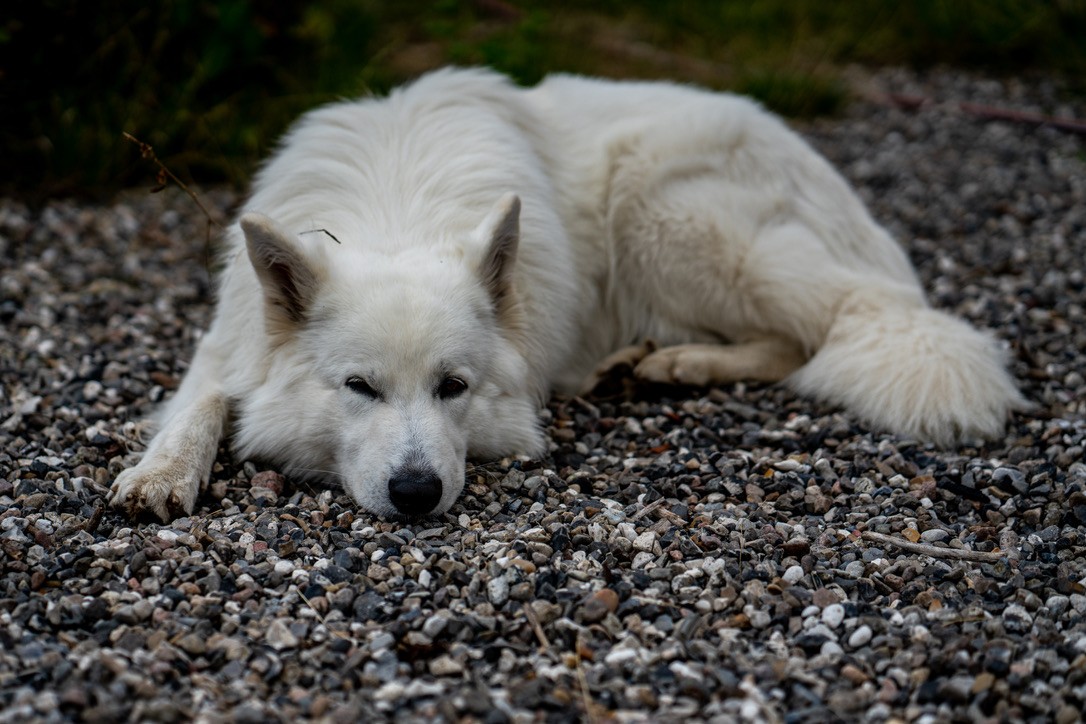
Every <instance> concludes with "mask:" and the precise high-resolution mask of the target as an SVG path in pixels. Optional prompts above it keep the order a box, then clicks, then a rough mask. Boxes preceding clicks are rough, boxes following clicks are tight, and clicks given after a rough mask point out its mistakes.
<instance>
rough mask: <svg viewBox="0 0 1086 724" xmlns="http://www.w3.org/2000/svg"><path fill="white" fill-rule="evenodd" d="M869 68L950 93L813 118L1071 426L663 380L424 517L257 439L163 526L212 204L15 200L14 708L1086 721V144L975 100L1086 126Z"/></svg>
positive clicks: (580, 417)
mask: <svg viewBox="0 0 1086 724" xmlns="http://www.w3.org/2000/svg"><path fill="white" fill-rule="evenodd" d="M868 82H869V84H870V85H871V87H873V88H875V89H877V90H880V91H882V92H888V91H894V92H901V93H909V94H919V95H923V96H927V97H929V98H931V99H933V101H934V102H933V103H931V104H929V105H926V106H924V107H922V108H920V109H919V110H902V109H898V108H894V107H891V106H888V105H881V104H878V103H874V102H869V101H860V102H857V103H856V104H855V105H854V107H853V108H852V109H851V112H850V113H849V115H848V116H847V117H845V118H842V119H836V120H832V121H825V122H820V123H818V124H815V125H812V126H807V127H805V129H804V132H805V133H806V134H807V135H808V137H809V138H811V139H812V141H813V142H814V143H815V144H816V145H817V146H818V147H819V148H821V149H822V150H823V151H824V152H825V153H826V154H827V155H829V156H830V157H831V159H832V160H834V161H835V162H836V163H837V164H838V165H839V167H840V168H842V169H843V170H844V172H845V173H846V175H848V176H849V177H850V178H851V179H852V180H853V181H854V182H855V183H856V184H857V185H858V186H859V187H860V190H861V193H862V194H863V196H864V198H865V199H866V200H867V201H868V203H869V204H870V205H871V208H872V210H873V211H874V213H875V215H876V216H877V217H878V218H879V219H880V220H882V221H883V222H884V223H886V224H887V225H888V226H889V227H890V228H891V230H892V231H893V232H894V233H895V235H897V236H898V237H899V238H901V239H905V240H909V241H907V242H906V243H907V246H908V249H909V252H910V254H911V256H912V258H913V260H914V261H915V263H916V264H917V266H918V268H919V269H920V272H921V275H922V276H923V278H924V280H925V282H926V283H927V287H928V289H929V290H930V292H931V298H932V301H933V303H934V304H935V305H936V306H938V307H941V308H946V309H952V310H955V311H956V312H957V313H958V314H960V315H962V316H963V317H965V318H968V319H970V320H972V321H973V322H974V323H976V324H977V325H979V326H985V327H990V328H992V329H994V330H995V332H996V334H997V335H998V336H999V337H1000V338H1001V339H1002V340H1004V341H1005V342H1006V343H1007V344H1008V346H1009V348H1010V350H1011V354H1012V357H1013V370H1014V372H1015V374H1016V376H1017V377H1018V379H1019V380H1020V381H1021V382H1022V385H1023V388H1024V390H1025V392H1026V394H1027V395H1028V397H1029V398H1030V399H1031V400H1033V401H1035V402H1036V403H1037V410H1036V412H1035V413H1033V414H1026V415H1020V416H1018V417H1016V418H1015V419H1014V421H1013V422H1012V423H1011V424H1010V425H1009V426H1008V428H1007V435H1006V438H1005V439H1003V440H999V441H996V442H994V443H992V444H990V445H988V446H985V447H979V448H972V447H964V448H961V449H958V450H953V451H943V450H936V449H934V448H932V447H930V446H925V445H921V444H918V443H916V442H914V441H909V440H903V439H898V438H894V437H889V436H885V435H879V434H872V433H871V432H868V431H866V430H864V429H862V428H860V427H858V426H857V425H855V424H854V423H853V422H852V421H851V420H849V419H847V418H845V417H844V416H842V415H841V414H840V413H839V412H837V411H835V410H833V409H828V408H824V407H819V406H817V405H815V404H813V403H811V402H809V401H807V400H802V399H797V398H796V397H795V396H794V395H792V394H790V393H789V392H787V391H785V390H782V389H779V388H775V387H764V386H744V385H737V386H736V387H734V388H732V389H725V390H713V391H710V392H708V393H707V394H703V395H702V396H698V394H697V393H691V394H689V395H685V394H682V393H677V392H675V391H664V392H661V391H659V390H647V391H642V392H643V393H644V394H643V395H642V396H641V397H639V398H636V399H635V401H626V400H623V399H619V398H616V399H610V400H608V399H593V400H591V401H582V400H578V399H574V400H556V401H554V402H553V403H552V404H551V406H550V408H549V415H550V425H551V428H552V434H553V440H554V446H553V448H552V450H551V453H550V455H549V456H548V457H546V458H544V459H542V460H532V461H509V460H505V461H501V462H498V463H491V464H488V465H485V466H480V467H476V468H474V470H471V471H470V472H469V481H468V485H467V487H466V489H465V494H464V496H463V498H462V499H461V501H460V502H459V503H458V504H457V505H456V506H455V507H454V508H453V509H452V511H451V512H450V513H449V514H447V515H445V516H443V517H441V518H440V519H434V520H430V521H427V522H424V523H421V524H417V525H406V526H405V525H403V524H401V523H396V522H388V521H384V520H381V519H378V518H373V517H371V516H369V515H366V514H364V513H361V512H360V511H358V510H357V509H356V508H355V506H354V505H352V503H351V501H350V499H349V498H348V497H346V496H345V495H343V494H342V493H341V492H340V491H329V490H319V489H310V488H305V487H298V486H295V485H294V484H293V483H291V481H289V480H284V479H283V478H282V476H280V475H278V474H277V473H275V472H274V471H269V470H266V469H263V468H261V467H259V466H257V465H254V464H253V463H251V462H245V461H235V460H232V458H231V457H230V455H229V453H228V452H227V451H223V453H222V454H220V456H219V464H218V465H217V466H216V468H215V472H214V476H213V482H212V485H211V487H210V490H209V491H208V492H207V493H206V494H205V495H203V496H202V497H201V499H200V501H199V503H198V508H199V509H198V511H197V513H196V514H195V515H193V516H192V517H190V518H182V519H179V520H176V521H173V522H172V523H171V524H170V525H159V524H156V523H150V522H141V523H139V524H136V523H133V522H131V521H129V520H126V519H124V518H122V517H121V516H120V515H118V514H117V513H115V512H114V511H112V510H111V509H108V508H105V509H104V508H103V495H104V493H105V492H106V490H107V488H108V485H109V483H110V481H111V480H112V478H113V476H114V475H115V474H116V473H117V472H118V471H119V470H121V469H122V468H124V467H125V466H127V465H130V464H131V463H132V462H133V461H134V460H135V459H136V453H137V452H138V451H139V450H141V449H142V445H141V443H140V442H139V439H138V438H139V435H138V429H137V428H136V425H135V422H136V421H137V420H139V419H140V418H141V417H142V416H143V415H144V414H145V413H146V412H147V411H148V410H149V409H151V407H152V406H153V404H154V403H155V402H157V401H158V400H160V399H161V398H162V397H163V396H164V395H166V394H168V393H169V390H171V389H172V388H174V387H175V386H176V385H177V382H178V380H179V378H180V376H181V375H182V374H183V372H184V371H185V368H186V361H187V360H188V359H189V357H190V356H191V354H192V351H193V349H194V345H195V342H196V340H197V338H198V335H199V330H200V329H202V328H203V327H204V325H206V323H207V321H208V315H209V304H208V299H209V296H210V295H209V282H208V274H207V270H206V263H205V260H206V255H205V248H204V236H205V230H204V224H203V221H202V217H201V215H200V213H199V211H198V210H196V209H195V207H194V206H193V204H192V203H191V202H190V201H189V200H188V199H187V198H186V197H184V196H183V195H181V194H179V193H170V192H167V193H163V194H160V195H156V196H150V195H146V194H144V193H142V192H141V193H138V194H136V193H133V194H128V195H125V196H123V197H121V198H120V199H118V200H117V201H116V202H115V203H113V204H110V205H104V206H87V205H81V204H78V203H73V202H70V201H57V202H55V203H51V204H49V205H48V206H46V207H45V208H43V209H41V210H29V209H27V208H26V207H25V206H23V205H21V204H20V203H18V202H16V201H11V200H6V201H0V256H2V258H3V267H2V276H0V285H2V288H0V318H2V320H3V325H2V328H0V334H2V337H0V339H2V345H0V367H2V369H0V375H2V380H3V395H2V397H0V707H2V710H0V722H13V721H28V720H39V721H60V720H68V719H83V720H87V721H115V720H121V719H127V720H132V721H136V720H138V721H154V720H161V721H179V720H190V719H198V720H202V721H226V720H234V721H243V722H248V721H280V720H285V721H300V720H325V719H327V720H331V721H359V720H363V721H377V720H383V719H392V718H396V719H397V720H404V721H407V720H419V721H435V720H454V721H485V722H504V721H516V722H528V721H573V720H587V721H600V720H604V719H609V718H614V719H616V720H619V721H642V720H646V719H651V720H655V721H678V720H684V721H699V720H703V721H717V722H727V721H735V720H741V721H761V720H765V721H786V722H799V721H819V722H821V721H833V720H866V721H887V720H893V721H924V722H927V721H948V720H979V719H986V718H987V719H990V720H1019V721H1041V720H1045V721H1050V720H1055V721H1057V722H1061V723H1065V722H1071V721H1076V720H1078V719H1079V717H1080V712H1081V711H1082V709H1083V707H1084V706H1086V464H1084V463H1083V448H1084V445H1086V421H1084V417H1086V415H1084V411H1086V402H1084V400H1086V383H1084V375H1086V352H1084V350H1086V319H1084V309H1086V288H1084V279H1083V275H1084V269H1083V264H1084V262H1083V260H1084V258H1086V156H1084V144H1083V139H1082V138H1080V137H1075V136H1073V135H1070V134H1066V133H1060V132H1056V131H1054V130H1051V129H1048V128H1038V127H1033V126H1029V125H1014V124H1010V123H1007V122H993V121H987V120H984V119H979V118H976V117H970V116H965V115H962V114H961V113H960V112H959V110H958V107H957V103H958V102H959V101H963V100H968V101H972V102H977V103H987V104H992V105H998V106H1002V107H1006V108H1011V109H1015V110H1025V111H1036V112H1044V113H1049V114H1059V115H1074V116H1077V117H1079V118H1082V117H1086V106H1084V105H1083V103H1082V100H1081V98H1080V99H1079V100H1077V101H1074V100H1072V101H1067V100H1066V98H1067V97H1068V96H1066V95H1065V94H1064V93H1063V92H1062V91H1060V89H1059V87H1058V86H1057V85H1056V84H1054V83H1052V82H1049V81H1046V80H1044V79H1031V80H1030V81H1029V82H1012V83H1007V82H998V81H992V80H984V79H978V78H976V77H971V76H965V75H962V74H959V73H952V72H948V71H939V72H934V73H931V74H928V75H917V74H914V73H909V72H903V71H892V70H888V71H880V72H879V73H877V74H876V75H875V76H874V77H873V78H870V79H869V81H868ZM1061 103H1062V104H1063V105H1061ZM1076 103H1077V105H1076ZM204 200H205V202H206V203H208V204H210V205H213V206H214V207H216V208H218V209H223V210H226V209H228V208H229V207H230V206H231V205H232V204H234V203H236V201H237V199H236V198H234V197H232V196H231V195H229V194H227V193H221V192H220V193H207V194H204ZM901 353H902V354H908V353H909V350H902V351H901Z"/></svg>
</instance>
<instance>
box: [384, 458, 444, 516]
mask: <svg viewBox="0 0 1086 724" xmlns="http://www.w3.org/2000/svg"><path fill="white" fill-rule="evenodd" d="M388 497H389V499H390V500H391V501H392V504H393V505H395V506H396V510H398V511H399V512H401V513H403V514H404V515H425V514H426V513H429V512H430V511H431V510H433V509H434V508H435V507H437V504H438V503H439V502H440V501H441V478H440V477H438V475H437V473H435V472H434V471H433V470H428V469H420V468H405V469H401V470H398V471H396V472H395V473H393V475H392V477H391V478H389V481H388Z"/></svg>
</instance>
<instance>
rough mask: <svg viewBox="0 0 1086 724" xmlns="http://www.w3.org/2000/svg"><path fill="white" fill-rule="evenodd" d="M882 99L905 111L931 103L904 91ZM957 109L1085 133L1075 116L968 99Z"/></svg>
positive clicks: (1000, 118) (983, 115)
mask: <svg viewBox="0 0 1086 724" xmlns="http://www.w3.org/2000/svg"><path fill="white" fill-rule="evenodd" d="M882 101H883V102H889V104H890V105H894V106H897V107H898V108H902V109H904V110H907V111H915V110H918V109H920V108H923V107H924V106H927V105H930V104H931V100H930V99H929V98H925V97H924V96H914V95H907V94H904V93H891V94H889V95H888V96H886V97H885V98H884V99H882ZM958 110H960V111H961V112H962V113H967V114H969V115H971V116H977V117H978V118H986V119H989V120H993V121H1010V122H1012V123H1022V124H1027V125H1030V124H1032V125H1038V126H1052V127H1053V128H1058V129H1059V130H1061V131H1067V132H1068V133H1080V134H1083V135H1086V122H1084V121H1080V120H1078V119H1076V118H1056V117H1055V116H1045V115H1042V114H1040V113H1029V112H1027V111H1015V110H1011V109H1009V108H997V107H996V106H986V105H982V104H980V103H969V102H968V101H962V102H961V103H959V104H958Z"/></svg>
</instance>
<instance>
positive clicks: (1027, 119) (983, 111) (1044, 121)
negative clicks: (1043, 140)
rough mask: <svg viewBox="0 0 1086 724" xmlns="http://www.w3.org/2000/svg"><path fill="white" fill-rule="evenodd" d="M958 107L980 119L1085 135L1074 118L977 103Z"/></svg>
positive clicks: (1079, 123)
mask: <svg viewBox="0 0 1086 724" xmlns="http://www.w3.org/2000/svg"><path fill="white" fill-rule="evenodd" d="M958 107H959V108H961V109H962V111H964V112H965V113H969V114H971V115H974V116H980V117H982V118H990V119H993V120H998V121H1012V122H1014V123H1035V124H1037V125H1039V126H1052V127H1053V128H1058V129H1060V130H1061V131H1069V132H1071V133H1082V134H1086V123H1084V122H1083V121H1079V120H1076V119H1074V118H1055V117H1053V116H1044V115H1041V114H1040V113H1027V112H1025V111H1012V110H1009V109H1006V108H996V107H994V106H985V105H981V104H979V103H966V102H963V103H959V104H958Z"/></svg>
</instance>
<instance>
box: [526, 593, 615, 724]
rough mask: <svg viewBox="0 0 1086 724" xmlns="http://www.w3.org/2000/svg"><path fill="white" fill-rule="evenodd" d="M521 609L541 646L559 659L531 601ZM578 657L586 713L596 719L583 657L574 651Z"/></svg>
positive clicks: (552, 657) (551, 655) (578, 677)
mask: <svg viewBox="0 0 1086 724" xmlns="http://www.w3.org/2000/svg"><path fill="white" fill-rule="evenodd" d="M520 610H521V611H523V612H524V617H525V618H526V619H528V623H529V624H530V625H531V627H532V631H534V632H535V637H536V638H537V639H539V645H540V648H542V649H543V651H544V652H545V653H546V654H547V655H548V656H550V658H551V660H553V661H558V657H557V656H556V655H555V653H554V650H553V649H552V648H551V642H550V640H549V639H548V638H547V634H546V633H544V631H543V626H542V625H540V623H539V616H537V615H536V613H535V609H534V608H532V604H531V603H525V604H524V605H523V606H521V607H520ZM574 656H576V657H577V682H578V683H579V684H580V687H581V699H582V700H583V701H584V715H585V718H586V719H587V720H588V721H589V722H595V721H596V715H595V714H594V713H593V712H592V697H591V694H590V692H589V690H588V679H587V678H586V677H585V675H584V669H583V668H581V657H580V655H579V654H576V653H574Z"/></svg>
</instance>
